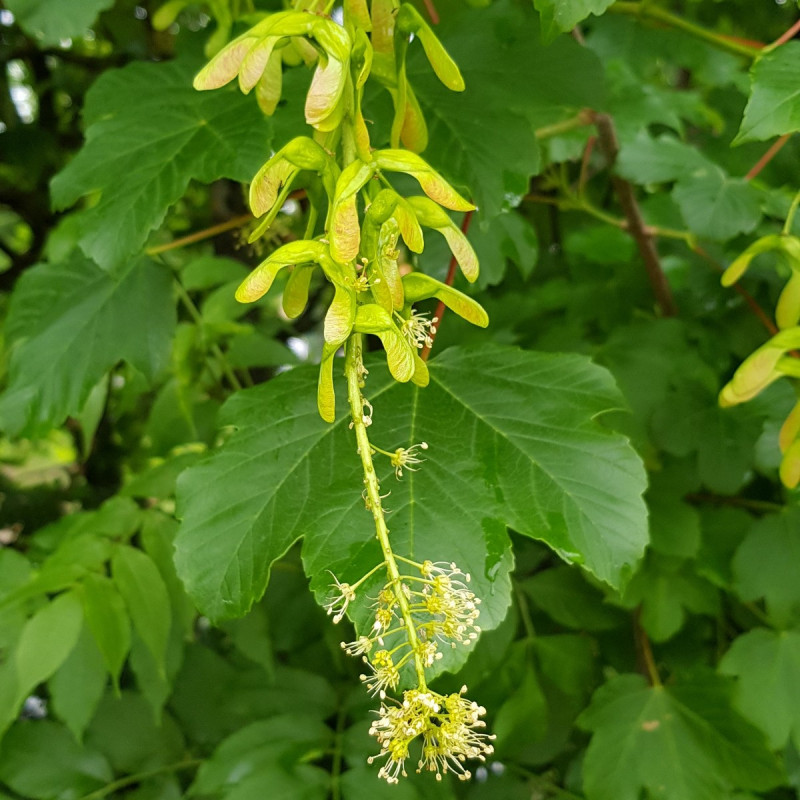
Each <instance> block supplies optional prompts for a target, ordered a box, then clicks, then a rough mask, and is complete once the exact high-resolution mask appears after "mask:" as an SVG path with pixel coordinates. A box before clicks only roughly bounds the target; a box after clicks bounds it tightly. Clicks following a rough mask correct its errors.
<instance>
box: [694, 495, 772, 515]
mask: <svg viewBox="0 0 800 800" xmlns="http://www.w3.org/2000/svg"><path fill="white" fill-rule="evenodd" d="M684 499H685V500H686V502H687V503H691V504H692V505H700V504H704V503H708V504H710V505H715V506H733V507H734V508H746V509H748V511H756V512H759V513H764V514H770V513H774V512H776V511H783V510H784V509H785V506H782V505H781V504H780V503H771V502H769V500H753V499H752V498H750V497H737V496H736V495H727V494H713V493H712V492H690V493H689V494H687V495H686V496H685V497H684Z"/></svg>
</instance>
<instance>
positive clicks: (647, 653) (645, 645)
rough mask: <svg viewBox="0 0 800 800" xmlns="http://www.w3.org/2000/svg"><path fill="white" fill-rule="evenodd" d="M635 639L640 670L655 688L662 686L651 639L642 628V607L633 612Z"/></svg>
mask: <svg viewBox="0 0 800 800" xmlns="http://www.w3.org/2000/svg"><path fill="white" fill-rule="evenodd" d="M633 639H634V642H635V643H636V654H637V657H638V660H639V669H640V671H641V672H643V673H644V674H645V675H646V676H647V679H648V680H649V681H650V685H651V686H652V687H653V688H656V687H660V686H661V677H660V676H659V674H658V667H656V660H655V658H654V656H653V648H652V646H651V645H650V637H649V636H648V635H647V631H645V629H644V628H643V627H642V607H641V606H637V608H636V610H635V611H634V612H633Z"/></svg>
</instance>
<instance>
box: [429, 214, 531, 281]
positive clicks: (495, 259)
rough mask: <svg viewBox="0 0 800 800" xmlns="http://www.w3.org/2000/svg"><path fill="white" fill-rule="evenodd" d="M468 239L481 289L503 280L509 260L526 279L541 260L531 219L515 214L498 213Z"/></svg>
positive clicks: (442, 262)
mask: <svg viewBox="0 0 800 800" xmlns="http://www.w3.org/2000/svg"><path fill="white" fill-rule="evenodd" d="M469 239H470V242H471V243H472V246H473V247H474V248H475V252H476V253H477V255H478V261H480V265H481V271H480V273H479V275H478V281H477V283H478V286H480V287H481V288H483V287H485V286H494V285H495V284H498V283H500V282H501V281H502V280H503V276H504V275H505V272H506V270H505V265H506V261H511V262H512V263H513V264H515V265H516V266H517V268H518V269H519V271H520V273H521V274H522V276H523V277H524V278H527V277H529V276H530V274H531V273H532V272H533V268H534V266H535V265H536V261H537V260H538V258H539V242H538V239H537V237H536V231H535V230H534V228H533V226H532V225H531V224H530V222H529V221H528V220H526V219H525V218H524V217H522V216H521V215H520V214H517V213H515V212H513V211H511V212H507V213H505V214H498V215H497V216H496V217H493V218H492V219H491V220H489V222H488V224H487V225H476V226H475V227H474V228H472V229H470V232H469ZM427 250H428V245H427V243H426V246H425V251H426V252H427ZM445 262H446V259H444V258H442V259H441V260H440V261H439V263H440V264H444V263H445Z"/></svg>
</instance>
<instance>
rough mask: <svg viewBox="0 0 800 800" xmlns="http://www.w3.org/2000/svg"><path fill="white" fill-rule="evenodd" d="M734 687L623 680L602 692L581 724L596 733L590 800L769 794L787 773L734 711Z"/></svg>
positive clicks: (587, 775)
mask: <svg viewBox="0 0 800 800" xmlns="http://www.w3.org/2000/svg"><path fill="white" fill-rule="evenodd" d="M730 694H731V687H730V684H729V683H728V682H727V681H725V680H722V679H720V678H717V677H714V676H711V675H709V676H708V677H703V678H701V679H698V680H695V681H694V682H693V683H687V684H684V685H680V686H675V687H671V688H666V687H664V686H655V687H652V686H648V685H647V682H646V681H645V679H644V678H643V677H641V676H640V675H621V676H619V677H617V678H614V679H613V680H611V681H610V682H609V683H608V684H606V685H605V686H603V687H602V688H600V689H599V690H598V691H597V692H596V693H595V695H594V697H593V699H592V704H591V705H590V706H589V708H588V709H586V711H584V713H583V714H582V715H581V716H580V718H579V720H578V723H579V724H580V725H581V727H583V728H585V729H586V730H589V731H592V732H593V734H594V735H593V737H592V741H591V742H590V744H589V749H588V750H587V752H586V758H585V760H584V764H583V774H584V788H585V791H586V794H587V796H588V797H591V798H592V800H638V798H639V797H640V795H641V792H642V791H643V790H645V789H646V790H647V791H648V792H649V794H650V795H651V796H652V797H659V798H663V800H719V798H720V797H725V796H727V792H726V790H727V789H728V788H729V787H730V786H731V785H733V786H736V787H737V788H746V789H756V790H765V789H769V788H771V787H773V786H775V785H776V784H778V783H780V782H781V770H780V769H779V767H778V764H777V761H776V759H775V757H774V756H773V755H772V754H771V753H770V752H769V750H768V749H767V747H766V743H765V741H764V737H763V735H762V734H761V732H760V731H758V730H757V729H756V728H755V727H753V726H752V725H751V724H750V723H749V722H747V721H746V720H745V719H744V718H742V717H741V716H739V715H738V714H737V713H736V712H735V711H734V710H733V709H732V708H731V705H730Z"/></svg>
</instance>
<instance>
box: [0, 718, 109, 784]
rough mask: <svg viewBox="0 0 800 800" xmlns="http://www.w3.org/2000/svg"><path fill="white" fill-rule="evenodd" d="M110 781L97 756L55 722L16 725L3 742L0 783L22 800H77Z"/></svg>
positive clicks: (26, 722)
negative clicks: (27, 799) (61, 799)
mask: <svg viewBox="0 0 800 800" xmlns="http://www.w3.org/2000/svg"><path fill="white" fill-rule="evenodd" d="M112 777H113V773H112V772H111V768H110V767H109V765H108V762H107V761H106V760H105V758H103V756H102V755H100V753H98V752H97V751H96V750H91V749H89V748H87V747H81V746H80V745H79V744H78V743H77V742H76V741H75V739H73V738H72V734H71V733H70V732H69V731H68V730H67V729H66V728H65V727H64V726H63V725H59V724H58V723H56V722H51V721H50V720H46V719H43V720H37V721H33V720H25V721H23V722H19V723H17V724H16V725H15V726H14V727H13V728H12V729H11V730H10V731H9V732H8V734H7V735H6V737H5V739H4V740H3V757H2V759H0V780H1V781H3V783H5V784H6V785H7V786H9V787H10V788H11V789H13V790H14V791H15V792H17V793H18V794H20V795H22V796H23V797H30V798H35V800H53V798H74V797H81V796H82V795H84V794H88V793H89V792H92V791H94V790H96V789H98V788H99V787H101V786H103V785H104V784H106V783H109V782H110V781H111V779H112Z"/></svg>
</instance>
